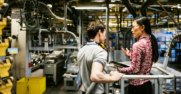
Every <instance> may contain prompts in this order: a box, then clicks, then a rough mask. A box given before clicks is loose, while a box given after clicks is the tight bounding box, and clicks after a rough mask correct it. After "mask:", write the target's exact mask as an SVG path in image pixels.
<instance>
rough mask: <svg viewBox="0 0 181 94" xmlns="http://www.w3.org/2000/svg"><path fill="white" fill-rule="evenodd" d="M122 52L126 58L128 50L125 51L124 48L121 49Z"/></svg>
mask: <svg viewBox="0 0 181 94" xmlns="http://www.w3.org/2000/svg"><path fill="white" fill-rule="evenodd" d="M122 52H123V53H124V54H125V56H128V54H129V50H128V49H127V48H126V50H124V48H122Z"/></svg>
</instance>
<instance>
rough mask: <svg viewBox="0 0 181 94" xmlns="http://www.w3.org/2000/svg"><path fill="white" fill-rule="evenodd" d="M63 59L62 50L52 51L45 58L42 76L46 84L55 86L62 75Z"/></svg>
mask: <svg viewBox="0 0 181 94" xmlns="http://www.w3.org/2000/svg"><path fill="white" fill-rule="evenodd" d="M64 66H65V57H64V50H61V51H54V52H53V53H51V54H49V55H48V56H46V58H45V62H44V68H43V75H44V77H46V82H47V84H54V85H56V84H57V83H58V82H59V81H60V80H61V79H62V75H63V74H64V72H65V70H64Z"/></svg>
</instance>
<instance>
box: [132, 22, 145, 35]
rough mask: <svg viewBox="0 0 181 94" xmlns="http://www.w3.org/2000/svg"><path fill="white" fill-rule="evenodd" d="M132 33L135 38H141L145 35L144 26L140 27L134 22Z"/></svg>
mask: <svg viewBox="0 0 181 94" xmlns="http://www.w3.org/2000/svg"><path fill="white" fill-rule="evenodd" d="M131 32H132V34H133V37H134V38H139V37H140V36H141V35H142V34H143V26H140V25H139V24H137V22H136V21H133V27H132V29H131Z"/></svg>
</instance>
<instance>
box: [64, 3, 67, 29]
mask: <svg viewBox="0 0 181 94" xmlns="http://www.w3.org/2000/svg"><path fill="white" fill-rule="evenodd" d="M66 20H67V4H66V0H64V30H65V31H67V22H66Z"/></svg>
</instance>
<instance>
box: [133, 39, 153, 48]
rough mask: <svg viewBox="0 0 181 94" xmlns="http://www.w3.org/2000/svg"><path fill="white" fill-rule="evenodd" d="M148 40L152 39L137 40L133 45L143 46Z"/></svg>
mask: <svg viewBox="0 0 181 94" xmlns="http://www.w3.org/2000/svg"><path fill="white" fill-rule="evenodd" d="M148 42H150V41H149V40H147V39H140V40H139V41H137V42H136V43H134V44H133V47H143V46H145V44H147V43H148Z"/></svg>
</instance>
